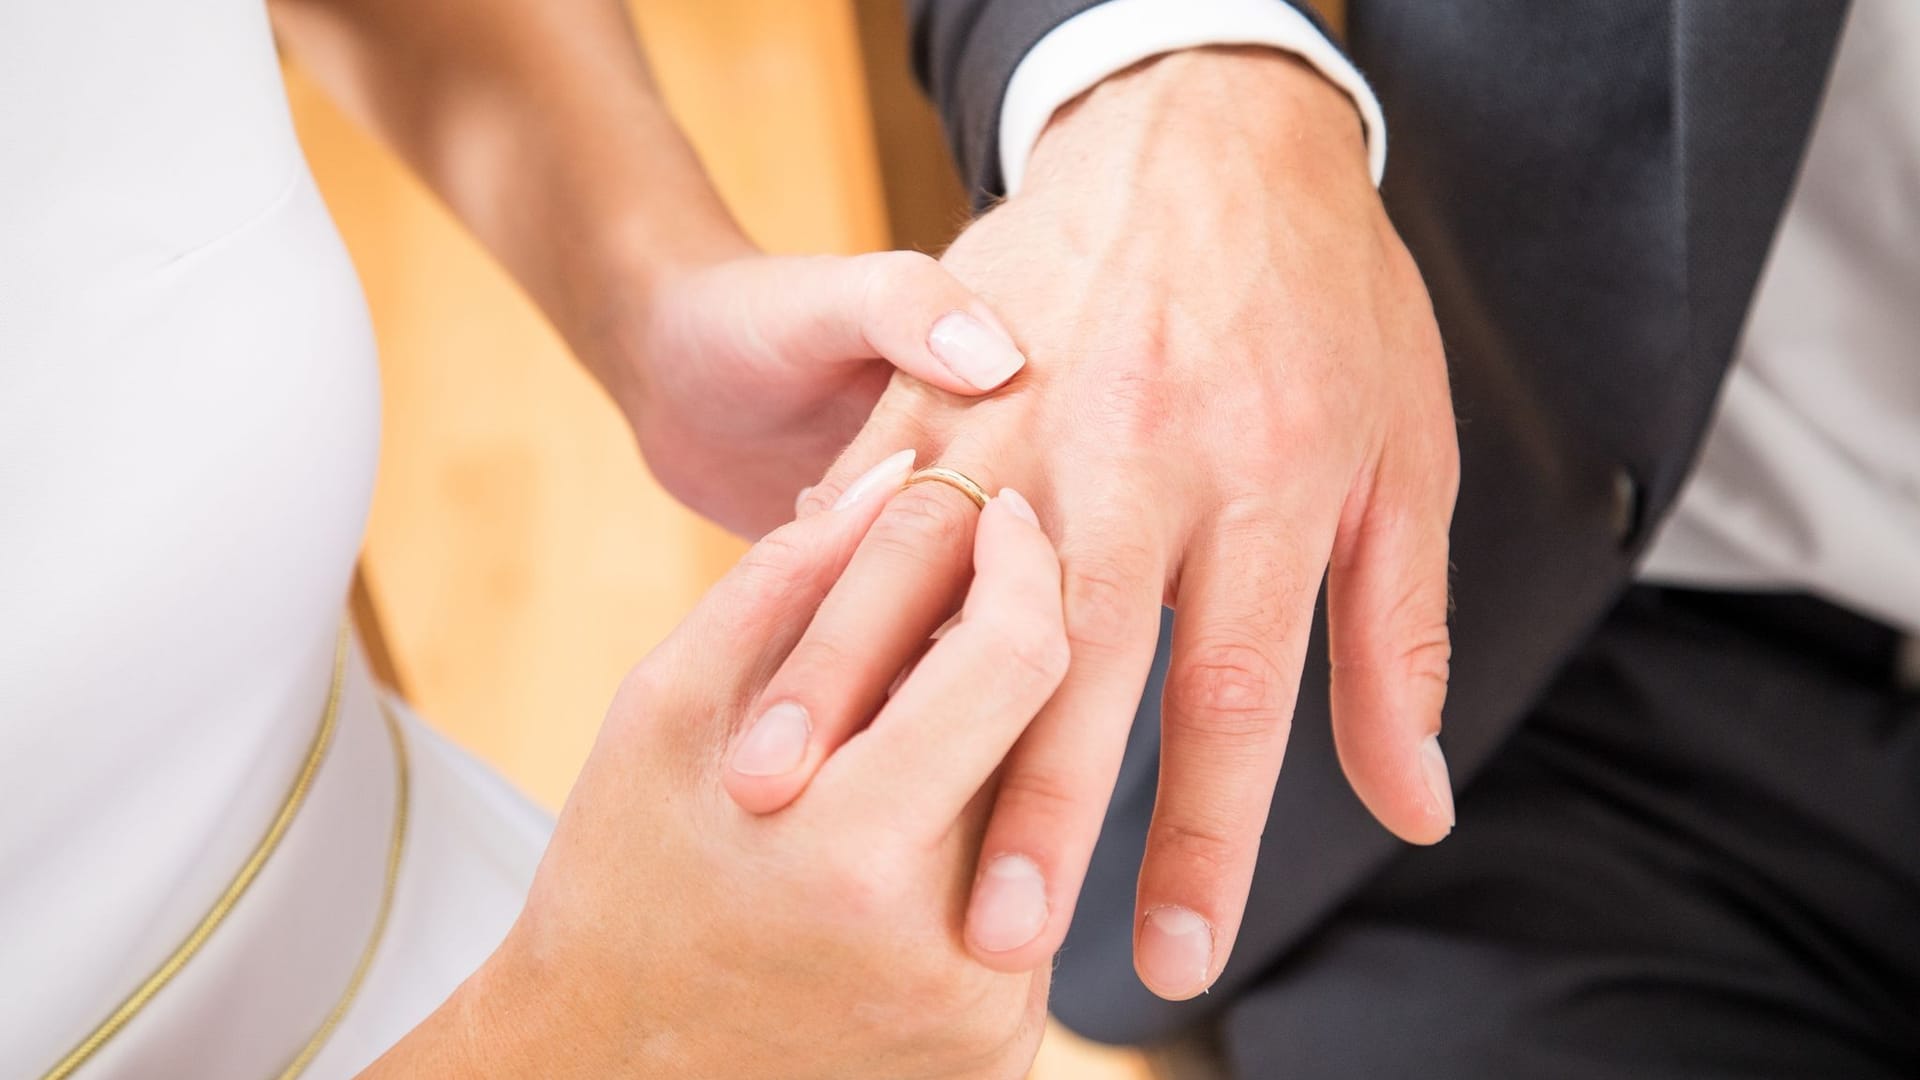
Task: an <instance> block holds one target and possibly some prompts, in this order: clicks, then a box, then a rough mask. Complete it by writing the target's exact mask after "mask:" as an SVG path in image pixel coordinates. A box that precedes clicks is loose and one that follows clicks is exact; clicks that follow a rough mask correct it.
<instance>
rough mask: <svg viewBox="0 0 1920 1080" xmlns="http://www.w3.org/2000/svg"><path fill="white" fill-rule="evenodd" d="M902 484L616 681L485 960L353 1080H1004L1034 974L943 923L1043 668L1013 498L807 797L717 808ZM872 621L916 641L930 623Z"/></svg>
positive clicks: (771, 555) (819, 524)
mask: <svg viewBox="0 0 1920 1080" xmlns="http://www.w3.org/2000/svg"><path fill="white" fill-rule="evenodd" d="M911 464H912V457H911V455H910V454H899V455H894V456H893V457H892V458H889V459H888V461H887V462H884V463H883V464H882V465H881V466H880V467H878V468H876V469H875V470H874V471H873V472H872V473H870V474H869V475H868V476H867V477H865V478H863V479H862V481H860V482H858V483H856V484H854V485H853V486H851V487H849V488H848V495H847V497H846V498H845V499H844V500H843V505H842V506H841V507H840V508H839V509H836V510H833V511H830V512H827V513H823V514H818V515H814V516H810V517H809V518H808V519H807V520H806V521H803V522H797V523H794V524H791V525H788V526H786V527H784V528H782V529H779V530H778V531H776V532H774V533H773V534H771V535H770V536H768V537H767V538H766V539H765V540H763V541H761V542H760V544H759V545H758V546H756V547H755V548H754V549H753V550H752V551H751V552H749V553H748V555H747V557H746V558H745V559H744V560H743V561H742V562H741V563H740V565H739V566H738V567H736V568H735V569H734V570H733V572H732V573H731V574H729V575H728V576H727V578H726V579H724V580H723V581H722V582H721V583H720V584H719V585H718V586H716V587H715V589H714V590H713V591H712V592H711V593H710V594H709V595H708V596H707V598H706V599H705V601H703V602H702V604H701V605H700V607H699V608H698V609H697V610H696V611H695V612H694V614H693V615H692V616H691V617H690V618H689V619H688V620H687V622H686V623H684V624H683V625H682V626H681V627H680V628H679V629H678V630H677V631H676V632H675V633H674V634H673V636H672V637H670V638H669V639H668V640H667V641H666V642H665V643H664V644H662V645H661V646H660V648H659V649H658V650H656V651H655V652H654V653H653V654H652V655H651V656H649V657H648V658H647V659H646V660H645V661H644V662H643V663H641V664H640V665H639V666H638V667H637V668H635V669H634V671H633V672H632V674H631V675H630V676H629V677H628V678H627V680H626V682H625V683H624V685H623V686H622V687H621V689H620V691H619V694H618V695H617V697H616V698H615V700H614V703H613V707H612V709H611V711H610V712H609V713H608V716H607V721H606V724H605V726H604V728H603V729H602V731H601V734H600V739H599V742H598V744H597V745H596V746H595V748H594V751H593V755H592V757H591V758H590V759H589V761H588V762H587V766H586V768H585V770H584V771H583V772H582V774H581V776H580V780H579V782H578V784H577V785H576V786H575V788H574V791H573V794H572V797H571V798H570V799H569V800H568V803H567V807H566V810H565V811H564V812H563V813H562V815H561V817H560V823H559V826H558V829H557V831H556V833H555V835H554V839H553V843H552V846H551V847H550V848H549V850H548V852H547V856H546V858H545V860H544V861H543V862H542V864H541V867H540V872H539V875H538V877H537V879H536V880H535V882H534V887H533V891H532V894H531V896H530V898H529V900H528V903H527V908H526V910H525V912H524V914H523V915H522V917H521V919H520V921H519V923H518V924H517V925H516V926H515V928H514V930H513V932H512V933H511V934H510V935H509V937H508V939H507V941H506V943H505V944H504V945H503V946H502V947H501V949H500V950H499V952H498V953H497V954H496V955H495V956H494V957H493V958H492V959H491V960H490V961H489V962H488V963H487V965H486V966H485V967H484V968H482V970H481V971H480V972H479V973H478V974H476V975H475V976H474V977H473V978H472V979H471V980H469V982H468V983H467V984H466V985H465V986H463V987H462V988H461V989H460V990H459V991H458V992H457V993H456V994H455V996H454V997H453V998H452V999H451V1000H450V1001H449V1002H448V1003H447V1004H446V1005H445V1006H443V1007H442V1009H441V1010H440V1011H439V1012H438V1013H436V1014H435V1015H434V1017H433V1018H431V1019H430V1020H429V1021H428V1022H427V1023H426V1024H425V1025H422V1027H421V1028H420V1029H418V1030H417V1031H416V1032H414V1034H413V1035H411V1036H409V1038H408V1039H407V1040H406V1041H404V1042H402V1043H401V1044H400V1046H399V1047H397V1048H395V1050H394V1051H393V1052H391V1053H390V1054H389V1055H388V1056H387V1057H386V1058H384V1059H382V1061H381V1062H380V1063H379V1064H378V1065H376V1066H375V1067H374V1069H373V1070H372V1071H371V1072H370V1073H369V1074H367V1075H369V1076H380V1075H394V1076H402V1075H405V1076H416V1075H437V1076H451V1075H462V1076H465V1075H488V1076H522V1075H524V1076H540V1077H565V1076H582V1077H586V1076H591V1077H596V1078H599V1077H614V1076H645V1077H666V1076H671V1077H675V1078H685V1080H697V1078H701V1077H715V1078H719V1077H724V1078H726V1080H755V1078H761V1077H764V1078H767V1080H774V1078H778V1080H804V1078H808V1077H819V1078H822V1080H829V1078H830V1080H860V1078H875V1080H878V1078H886V1080H906V1078H918V1077H925V1078H933V1077H963V1076H964V1077H982V1078H997V1077H1007V1078H1011V1077H1018V1076H1021V1075H1023V1074H1024V1071H1025V1069H1026V1068H1027V1066H1028V1065H1029V1063H1030V1062H1031V1059H1032V1056H1033V1053H1034V1050H1035V1048H1036V1046H1037V1044H1038V1042H1039V1038H1040V1034H1041V1030H1042V1027H1043V1023H1044V1018H1045V1003H1046V989H1047V979H1048V971H1047V967H1046V965H1045V964H1044V963H1042V964H1040V965H1039V966H1038V967H1037V968H1036V969H1035V970H1032V971H1028V972H1018V973H1013V974H1003V973H1000V972H995V971H990V970H988V969H987V968H985V967H983V966H981V965H980V964H979V963H978V962H977V961H975V960H974V959H973V958H972V957H971V956H970V955H969V953H968V951H967V948H966V946H965V945H964V944H963V943H962V938H961V917H962V912H963V909H964V908H965V905H966V899H967V894H968V891H969V887H970V885H971V883H972V879H973V868H974V862H975V859H976V857H977V855H978V847H979V837H980V831H981V829H982V827H983V825H984V817H983V811H984V809H985V807H986V804H987V802H988V799H987V797H985V795H984V794H983V790H984V789H985V788H986V787H988V786H989V783H990V779H991V777H992V776H993V774H994V771H995V769H996V768H997V767H998V765H999V763H1000V761H1001V759H1002V758H1003V757H1004V756H1005V755H1006V753H1007V751H1008V749H1009V748H1010V747H1011V746H1012V745H1013V742H1014V740H1015V739H1016V738H1017V737H1018V736H1019V735H1020V733H1021V731H1022V730H1024V729H1025V727H1026V724H1027V721H1028V720H1029V719H1030V718H1031V717H1032V716H1033V715H1034V714H1035V713H1036V712H1037V711H1039V709H1040V707H1041V705H1042V704H1044V703H1045V702H1046V700H1047V698H1048V697H1049V696H1050V695H1051V694H1052V693H1053V691H1054V688H1055V686H1056V685H1057V684H1058V683H1059V680H1060V678H1061V677H1062V675H1063V674H1064V672H1065V670H1066V661H1067V656H1066V637H1065V629H1064V626H1063V622H1062V617H1061V604H1060V570H1059V563H1058V561H1057V559H1056V558H1055V556H1054V553H1053V549H1052V547H1051V546H1050V545H1049V544H1048V542H1047V540H1046V537H1045V536H1044V535H1043V534H1042V533H1041V531H1040V529H1039V527H1038V526H1037V524H1036V523H1035V521H1034V518H1033V515H1032V511H1031V510H1030V509H1029V508H1028V507H1027V505H1026V502H1025V500H1023V499H1021V498H1020V496H1019V495H1017V494H1015V493H1013V492H1011V491H1007V492H1002V493H1001V494H1000V495H999V496H998V497H996V498H994V499H993V500H991V501H990V502H989V503H988V504H987V507H986V509H985V510H984V511H982V512H981V514H980V518H979V524H978V529H977V531H976V532H975V535H974V538H973V543H972V554H973V564H974V569H975V574H974V578H973V582H972V584H971V586H970V587H968V588H967V589H966V592H965V603H964V607H963V609H962V612H961V616H960V619H959V620H958V622H957V623H956V624H955V625H954V626H953V627H951V628H950V629H948V630H947V631H946V632H945V633H944V635H943V636H941V638H940V639H939V640H938V641H937V642H936V643H934V644H933V645H932V647H931V648H929V649H927V650H926V651H925V654H924V655H923V656H920V657H919V658H918V662H917V663H913V664H912V667H911V670H910V672H909V673H908V674H907V676H906V677H905V678H904V679H903V680H902V681H900V683H899V685H898V686H897V687H896V688H895V689H894V691H893V693H892V694H891V696H885V695H882V700H884V704H883V705H882V706H881V707H879V708H878V710H877V714H871V713H870V714H869V716H870V720H871V722H870V723H863V724H862V725H861V726H860V729H859V730H858V731H857V732H855V733H853V734H852V735H851V736H850V737H846V738H845V741H844V742H840V743H838V744H837V745H836V747H835V748H834V749H833V751H832V753H831V755H830V756H829V757H827V758H826V759H825V761H824V762H823V763H822V764H820V767H819V770H818V772H817V774H815V775H814V776H813V778H812V780H811V783H810V784H809V785H808V786H807V789H806V791H805V792H804V793H802V794H801V795H800V796H799V797H798V798H795V799H794V800H793V801H792V802H791V803H790V804H789V805H787V806H785V807H784V808H783V809H781V810H779V811H778V812H775V813H769V814H764V815H756V814H753V813H749V812H747V811H745V810H742V809H741V808H740V807H738V806H737V805H736V804H735V803H734V801H733V800H732V799H730V798H729V797H728V794H727V791H726V790H725V789H724V788H723V786H722V779H723V774H724V773H725V771H726V765H725V763H726V762H727V760H728V759H729V746H730V744H733V743H735V742H737V739H738V736H737V732H738V729H740V728H741V727H742V726H744V725H743V721H744V719H745V718H746V717H747V716H748V715H749V714H750V710H749V705H750V703H754V702H756V700H757V699H758V698H759V697H760V691H761V687H762V686H763V685H764V684H766V683H767V682H768V680H769V677H770V676H774V675H775V674H776V671H777V670H778V669H780V668H781V667H782V666H783V665H784V664H785V661H786V658H787V656H788V653H789V652H790V651H792V650H793V649H794V647H795V645H796V643H798V642H799V641H800V640H801V638H802V635H803V634H804V633H806V632H807V630H808V626H809V623H810V622H812V621H813V618H814V614H815V610H816V609H817V608H818V607H819V606H820V604H821V603H822V600H823V598H825V597H826V595H827V593H828V590H829V588H830V587H831V586H832V585H833V584H834V582H835V581H837V580H838V579H839V578H840V576H841V573H842V571H843V570H844V569H845V568H846V567H847V565H848V563H849V561H850V560H851V559H852V557H853V554H854V550H855V548H856V546H857V545H859V543H860V541H861V539H862V538H863V537H864V536H865V535H866V534H867V532H868V529H869V527H870V526H871V525H872V524H873V523H874V521H875V519H876V518H877V517H878V516H879V514H880V510H881V507H882V506H883V505H884V504H886V503H887V502H888V499H889V497H890V496H891V495H892V494H893V493H894V492H895V491H897V490H898V489H899V487H900V484H901V482H902V481H903V480H904V479H905V477H906V474H907V470H908V468H910V466H911ZM921 490H922V488H920V487H915V488H911V489H909V494H915V493H919V492H921ZM953 569H955V570H959V569H960V568H959V567H955V568H953ZM882 603H884V601H882ZM873 614H874V616H875V619H874V623H875V625H876V627H885V629H884V630H876V636H879V635H882V634H884V635H887V636H889V637H892V636H898V637H900V638H902V639H903V640H906V639H911V641H914V642H925V641H926V639H927V636H928V634H929V633H930V632H931V631H932V630H933V628H934V626H935V625H937V624H938V621H939V620H940V619H944V618H945V614H940V615H938V616H937V617H935V616H934V615H932V614H929V615H928V616H927V617H928V618H933V619H934V621H933V622H931V623H928V624H926V625H917V624H916V625H908V624H907V623H905V622H903V621H901V620H899V619H893V618H890V614H891V613H889V612H884V611H875V612H874V613H873ZM898 644H900V643H899V642H894V641H892V640H875V641H874V642H872V650H873V654H874V655H877V656H900V655H903V654H902V653H901V652H900V651H898V650H896V649H895V646H896V645H898ZM909 662H911V659H910V658H909V659H908V660H906V661H903V662H901V663H900V664H899V665H898V667H905V666H906V665H907V663H909ZM870 666H871V665H865V666H863V667H862V669H861V671H862V672H864V670H865V667H870ZM898 667H896V671H895V674H897V670H898ZM889 678H891V676H889ZM882 686H883V687H884V686H885V683H882ZM816 691H817V693H816V696H814V697H813V698H812V699H811V700H812V701H813V703H814V704H815V707H816V708H820V709H831V708H833V707H834V706H835V705H836V704H838V703H836V702H834V701H833V700H831V694H830V693H829V692H827V691H826V690H824V689H821V688H816ZM866 691H867V688H866V686H865V685H864V680H863V679H862V678H861V677H860V674H859V673H856V672H852V671H850V672H849V673H848V677H847V679H846V689H845V693H846V694H848V695H851V696H853V697H856V698H857V697H859V696H860V695H864V694H865V693H866ZM753 715H758V713H757V712H756V713H753ZM803 726H804V724H803Z"/></svg>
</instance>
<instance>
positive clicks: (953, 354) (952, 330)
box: [927, 311, 1027, 390]
mask: <svg viewBox="0 0 1920 1080" xmlns="http://www.w3.org/2000/svg"><path fill="white" fill-rule="evenodd" d="M927 348H928V349H929V350H931V351H932V352H933V356H934V359H936V360H939V361H940V362H941V363H942V364H945V365H946V366H947V370H948V371H951V372H953V373H954V374H955V375H956V376H958V377H959V378H960V380H961V381H962V382H964V383H966V384H967V385H968V386H971V387H973V388H974V389H976V390H991V389H993V388H994V387H996V386H999V385H1000V384H1001V383H1003V382H1006V381H1007V380H1008V379H1011V378H1012V377H1013V373H1014V372H1016V371H1019V370H1020V369H1021V368H1022V367H1025V366H1026V363H1027V358H1026V357H1024V356H1022V355H1020V350H1019V349H1018V348H1015V347H1014V344H1013V340H1012V339H1011V338H1009V337H1007V336H1006V335H1005V334H1003V333H1001V332H1000V331H998V330H995V329H994V328H993V327H991V326H988V325H987V324H986V323H983V322H981V321H980V320H979V319H976V318H974V317H973V316H971V315H969V314H967V313H966V312H964V311H953V312H948V313H947V314H945V315H943V316H941V317H940V321H939V322H936V323H934V324H933V330H932V331H931V332H929V333H928V334H927Z"/></svg>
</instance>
